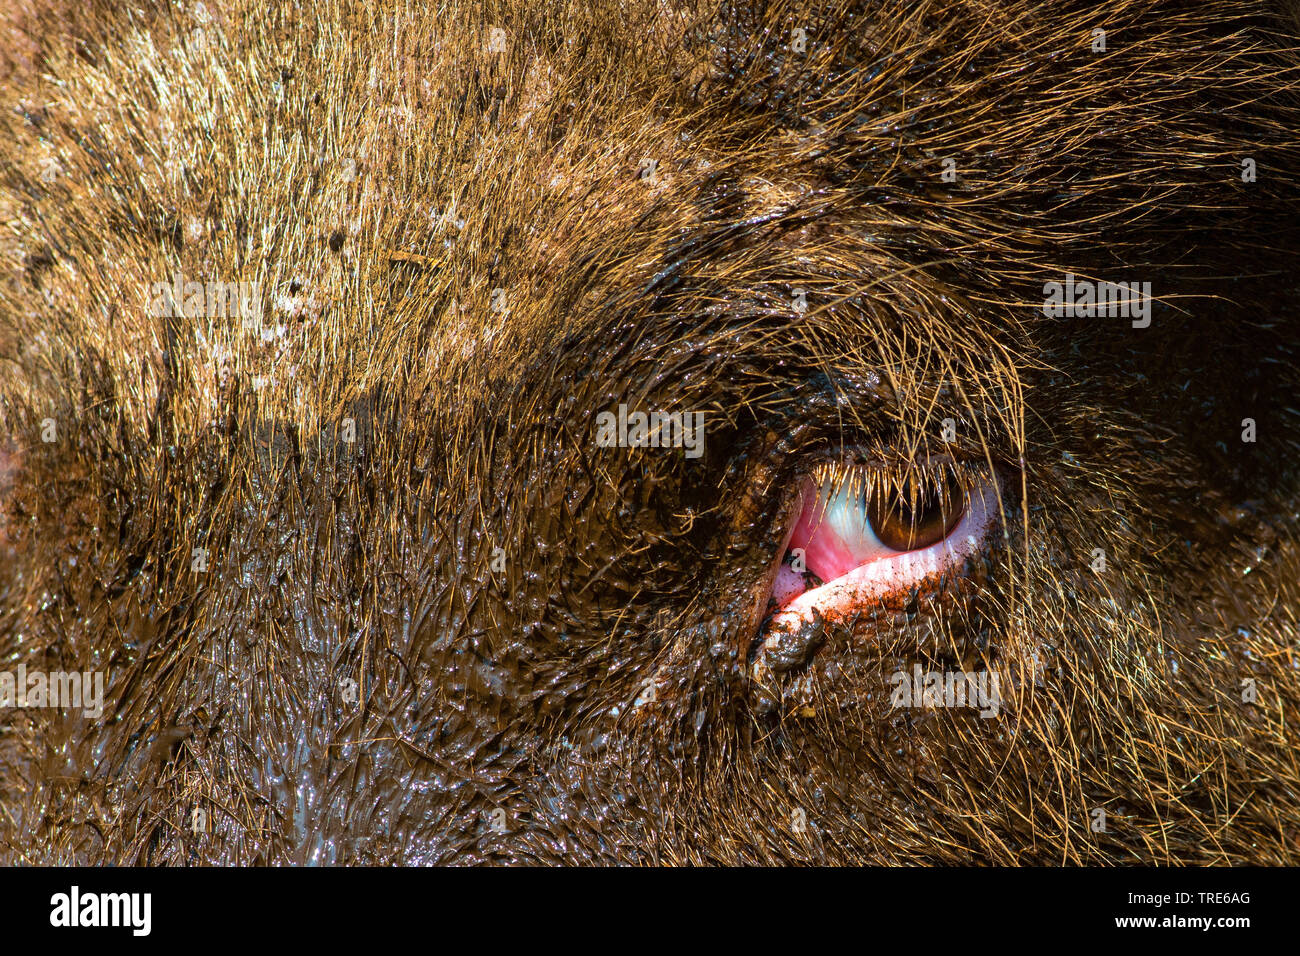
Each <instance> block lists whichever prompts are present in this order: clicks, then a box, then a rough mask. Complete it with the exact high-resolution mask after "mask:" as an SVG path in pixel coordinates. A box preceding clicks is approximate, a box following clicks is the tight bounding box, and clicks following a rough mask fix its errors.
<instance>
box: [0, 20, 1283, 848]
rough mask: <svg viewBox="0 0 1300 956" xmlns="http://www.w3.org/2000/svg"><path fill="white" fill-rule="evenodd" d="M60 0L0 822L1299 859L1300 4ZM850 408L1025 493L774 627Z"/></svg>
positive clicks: (158, 840) (132, 837)
mask: <svg viewBox="0 0 1300 956" xmlns="http://www.w3.org/2000/svg"><path fill="white" fill-rule="evenodd" d="M3 16H4V17H5V18H6V19H5V21H4V24H3V35H4V41H3V42H4V56H3V58H0V63H2V64H3V67H4V70H5V75H4V78H3V80H2V81H0V94H2V96H3V106H4V112H3V119H2V120H0V142H2V143H3V144H4V145H3V147H2V148H0V175H2V177H3V178H2V180H0V183H2V184H0V214H2V215H3V222H4V229H3V230H0V246H2V247H3V253H4V259H5V261H6V263H8V264H9V268H10V271H9V273H8V274H7V275H6V276H5V282H4V285H3V290H2V291H0V496H3V497H2V500H0V508H2V511H0V515H2V516H0V655H2V660H3V668H0V669H3V670H4V671H6V672H16V671H17V669H18V667H19V665H20V664H22V665H25V667H26V668H27V669H28V670H29V671H41V672H53V671H72V670H76V671H87V672H94V671H98V672H101V673H102V674H103V675H104V680H105V693H104V701H103V714H102V716H100V717H98V718H96V717H93V716H86V715H85V714H84V713H83V709H81V708H70V707H30V706H29V707H16V706H9V707H4V708H0V808H2V809H3V812H0V860H3V861H4V862H8V863H53V862H82V863H108V862H112V863H123V864H132V863H177V864H198V863H210V862H212V863H231V864H254V863H309V862H314V863H336V864H337V863H450V862H455V863H478V862H519V863H592V862H630V863H650V864H655V863H785V862H800V861H807V862H821V863H862V862H880V863H959V862H991V863H1003V864H1015V863H1020V864H1028V863H1037V864H1056V863H1115V864H1133V863H1167V862H1173V861H1180V862H1187V863H1265V864H1281V863H1292V864H1294V863H1296V862H1297V861H1298V859H1300V763H1298V761H1297V752H1298V751H1297V743H1298V741H1297V736H1296V735H1297V727H1300V689H1298V687H1297V679H1298V677H1300V670H1297V667H1298V666H1300V665H1298V664H1297V658H1296V656H1295V655H1296V648H1295V644H1296V640H1297V636H1298V635H1297V609H1298V608H1300V593H1298V592H1300V583H1298V582H1300V552H1298V551H1297V534H1296V532H1297V523H1298V522H1300V514H1298V513H1297V485H1296V476H1297V469H1296V466H1297V463H1298V462H1297V459H1298V458H1300V445H1298V444H1297V437H1298V435H1300V399H1298V398H1297V388H1296V385H1297V378H1298V377H1300V375H1298V370H1297V365H1296V356H1295V352H1294V347H1295V343H1296V342H1297V333H1298V332H1300V321H1297V317H1296V305H1295V303H1296V301H1297V292H1298V291H1300V289H1298V288H1297V287H1298V286H1300V279H1298V278H1297V277H1300V269H1298V268H1297V265H1298V263H1297V261H1296V256H1295V251H1296V250H1297V249H1298V248H1300V244H1298V242H1297V230H1296V211H1297V209H1300V188H1298V186H1297V171H1300V136H1298V135H1297V131H1300V109H1298V108H1297V107H1298V106H1300V72H1298V70H1300V55H1298V54H1297V51H1296V48H1297V45H1298V43H1300V26H1298V25H1297V21H1296V18H1295V15H1294V11H1293V10H1291V9H1289V8H1287V7H1285V6H1276V7H1274V6H1269V5H1267V4H1264V3H1260V2H1251V0H1245V2H1243V0H1230V2H1229V0H1202V2H1176V3H1175V2H1170V3H1164V2H1157V0H1100V2H1097V0H1088V2H1079V3H1060V4H1037V3H1021V2H1014V0H1008V2H1004V3H997V4H989V3H986V2H981V3H969V4H968V3H965V2H962V0H935V2H909V0H900V2H897V3H888V4H883V3H882V4H874V3H843V4H823V5H803V4H800V3H798V2H792V3H775V2H774V3H770V4H764V3H741V2H737V3H723V4H704V3H701V4H699V5H694V4H691V3H674V2H659V0H652V2H647V3H640V2H626V0H619V2H617V3H614V2H610V3H605V2H596V3H591V2H588V0H581V2H573V3H571V4H565V3H546V2H537V0H496V2H452V3H448V4H441V5H439V6H438V7H437V10H436V11H435V10H434V9H433V8H432V7H430V8H429V9H424V8H423V7H421V6H418V5H417V6H408V5H406V4H393V3H375V2H370V0H367V2H365V3H361V2H357V3H346V2H345V3H337V2H333V0H331V2H322V3H311V4H299V5H294V4H266V3H261V2H258V3H253V2H238V0H232V2H224V0H204V3H202V4H200V3H188V2H187V3H184V4H179V3H178V4H176V5H174V6H165V5H151V4H147V3H146V4H129V5H122V4H106V3H98V2H96V3H90V4H85V3H73V2H68V3H59V2H55V0H43V2H35V0H33V2H32V3H29V4H27V5H23V4H19V5H18V6H17V7H15V8H13V9H12V10H11V9H10V8H8V7H6V12H5V13H4V14H3ZM1098 31H1101V32H1100V33H1099V32H1098ZM1246 160H1249V162H1245V161H1246ZM1067 275H1073V276H1076V277H1078V278H1079V279H1081V280H1082V279H1090V280H1095V281H1110V282H1116V283H1118V282H1124V283H1130V282H1131V283H1148V282H1149V283H1150V290H1151V297H1152V300H1153V301H1152V302H1151V303H1150V312H1149V316H1148V318H1149V324H1147V323H1145V321H1144V320H1142V319H1141V318H1140V317H1137V316H1127V315H1099V316H1091V317H1090V316H1088V315H1065V316H1058V315H1048V314H1045V312H1044V308H1043V306H1044V299H1045V288H1044V287H1045V284H1046V283H1050V282H1065V281H1066V276H1067ZM177 277H179V280H178V279H177ZM176 281H179V282H180V283H181V289H182V292H183V295H182V298H183V299H184V300H185V301H184V302H183V303H181V304H182V305H183V306H184V307H182V308H177V309H171V310H169V309H167V308H165V307H164V308H159V307H158V306H159V298H158V292H157V286H156V284H157V283H167V284H169V285H170V284H172V283H174V282H176ZM185 282H196V283H205V284H206V283H213V282H225V283H240V282H247V283H255V284H256V286H255V287H252V288H253V300H255V301H254V302H252V303H251V304H250V307H249V312H248V313H245V314H243V315H238V316H235V315H231V314H230V311H231V310H229V309H222V308H216V307H214V303H213V302H212V301H211V297H206V298H205V296H204V295H200V296H198V298H197V299H196V300H194V301H193V302H191V298H190V295H189V292H186V291H184V283H185ZM204 288H205V290H206V286H205V287H204ZM1049 311H1050V310H1049ZM169 312H170V313H171V314H168V313H169ZM620 405H624V406H626V407H627V409H630V410H633V411H636V410H641V411H645V412H651V411H664V412H673V411H676V412H682V413H687V414H694V413H701V414H702V416H703V423H704V425H703V432H702V439H703V443H702V454H699V455H698V456H697V455H695V454H694V453H693V452H692V450H691V449H690V448H688V447H680V448H656V447H625V445H626V444H627V443H624V444H623V445H619V444H618V443H613V444H611V443H610V442H602V441H598V440H597V437H598V431H599V428H598V424H599V423H598V416H599V415H600V414H601V413H602V412H613V413H615V415H617V413H618V409H619V406H620ZM1247 420H1249V421H1247ZM945 438H950V439H952V440H951V441H945V440H944V439H945ZM855 455H860V456H866V457H870V458H871V459H872V460H874V461H879V462H884V463H886V465H887V466H888V467H895V468H902V469H906V468H908V467H913V466H917V465H918V464H919V463H922V462H926V461H929V460H938V459H939V458H941V457H943V456H947V460H953V461H961V462H963V463H965V464H967V465H969V467H971V468H974V469H979V470H981V472H982V473H983V474H984V475H985V476H986V477H987V479H988V480H989V481H991V482H993V483H994V484H995V485H996V488H997V495H998V500H999V501H1000V506H999V510H1000V516H999V520H998V521H997V522H996V524H995V527H994V530H993V531H992V532H991V533H990V534H988V535H987V536H986V538H985V540H984V541H983V542H982V544H981V548H980V553H979V554H977V555H975V556H973V557H971V558H969V559H968V560H966V561H965V562H964V564H963V565H962V566H960V567H956V566H954V567H953V568H950V569H949V570H948V572H947V574H946V575H944V576H943V577H942V578H932V579H929V580H927V581H926V582H924V583H923V584H921V585H920V586H918V587H916V588H915V589H911V590H909V591H907V592H906V593H901V594H898V595H894V596H892V597H890V598H889V599H888V600H883V601H881V602H879V603H878V604H877V605H875V606H872V607H869V608H863V609H862V613H861V614H858V615H856V616H854V617H852V618H851V619H849V620H835V621H832V620H828V619H822V618H819V619H818V620H817V621H814V622H813V623H812V624H809V625H807V626H805V627H804V628H802V629H789V630H787V631H785V632H782V633H779V634H772V633H769V625H768V624H767V623H765V618H766V617H767V615H768V613H769V610H770V608H769V606H768V594H769V592H770V588H771V584H772V580H773V575H774V573H775V568H776V563H777V562H779V561H780V559H781V557H782V555H781V553H780V552H781V551H782V549H783V548H784V543H785V541H786V539H787V538H786V536H787V533H788V530H789V528H790V526H791V522H792V521H793V518H794V514H793V512H792V509H793V508H794V507H795V505H794V504H793V503H792V502H793V497H792V496H793V495H794V493H795V491H796V489H797V488H799V487H800V483H801V482H802V481H803V480H804V477H805V476H806V475H808V474H809V473H810V472H811V471H812V470H813V469H815V468H816V467H818V465H819V463H821V464H824V463H825V462H827V461H834V460H839V459H842V458H846V457H847V458H852V457H853V456H855ZM914 669H916V670H914ZM930 671H936V672H940V673H950V672H964V673H972V674H975V673H982V674H986V675H987V674H990V673H992V674H996V675H997V677H998V688H999V694H1000V700H999V704H998V706H997V707H996V708H995V710H996V713H991V714H986V713H982V712H981V710H979V709H978V708H976V707H972V706H965V707H963V706H953V707H925V706H896V704H897V703H898V701H897V700H896V699H895V684H894V683H893V681H892V679H891V675H895V674H898V673H903V674H912V673H920V672H930ZM196 810H200V811H202V812H201V813H200V814H197V815H196V814H195V811H196ZM196 822H197V823H198V824H199V825H197V826H196V825H195V824H196Z"/></svg>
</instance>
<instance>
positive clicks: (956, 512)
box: [866, 468, 966, 551]
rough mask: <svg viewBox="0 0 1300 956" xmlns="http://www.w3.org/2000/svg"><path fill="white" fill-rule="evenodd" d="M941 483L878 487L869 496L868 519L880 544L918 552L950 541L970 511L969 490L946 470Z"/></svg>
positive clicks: (911, 480) (912, 481)
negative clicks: (947, 538)
mask: <svg viewBox="0 0 1300 956" xmlns="http://www.w3.org/2000/svg"><path fill="white" fill-rule="evenodd" d="M935 477H936V479H937V480H935V481H927V482H924V483H918V482H917V481H916V479H915V478H907V479H905V480H904V481H902V482H901V483H899V484H897V485H884V486H877V487H876V488H874V489H872V492H871V493H870V494H868V495H867V500H866V510H867V520H868V521H869V522H871V530H872V531H874V532H875V534H876V537H877V538H879V539H880V543H881V544H883V545H884V546H885V547H887V548H892V549H893V550H895V551H916V550H917V549H919V548H927V547H929V546H930V545H932V544H937V543H939V542H940V541H942V540H943V539H944V538H946V537H947V536H948V535H949V533H951V531H952V529H953V528H955V527H956V526H957V522H958V521H960V520H961V516H962V513H963V512H964V511H965V510H966V490H965V488H964V487H963V485H962V483H961V482H960V481H959V480H958V478H957V476H956V474H954V473H953V471H952V470H951V469H949V468H945V469H943V471H942V472H941V473H940V475H936V476H935Z"/></svg>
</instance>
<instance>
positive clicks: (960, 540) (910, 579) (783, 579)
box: [771, 485, 997, 631]
mask: <svg viewBox="0 0 1300 956" xmlns="http://www.w3.org/2000/svg"><path fill="white" fill-rule="evenodd" d="M805 494H806V493H805ZM996 503H997V496H996V494H995V493H994V490H993V488H992V487H990V486H988V485H981V486H979V487H978V488H976V489H975V490H974V491H972V492H971V494H970V497H969V499H968V501H967V506H966V513H965V514H964V515H963V516H962V518H961V520H960V521H959V522H958V523H957V526H956V527H955V528H953V530H952V532H951V533H950V534H949V535H948V536H947V537H946V538H944V539H943V540H942V541H939V542H937V543H935V544H932V545H930V546H929V547H928V548H920V549H918V550H916V551H902V552H899V551H889V550H888V549H883V548H882V549H877V550H881V551H882V555H881V556H878V557H873V558H869V559H868V560H867V561H866V563H861V562H860V561H859V559H858V558H857V556H856V555H855V554H854V553H853V552H854V551H855V550H861V548H857V549H854V548H850V547H849V546H848V545H846V544H845V543H844V541H843V539H842V538H841V536H839V535H837V534H834V533H826V534H823V533H821V532H822V528H821V527H817V528H816V529H815V530H812V531H811V532H810V530H809V529H810V528H811V527H812V526H811V524H810V523H809V517H808V514H807V511H805V512H804V513H803V514H802V515H801V517H800V519H799V522H798V524H797V525H796V528H795V532H794V534H793V535H792V536H791V540H790V547H791V548H795V547H799V546H800V544H801V543H802V544H804V545H805V550H806V555H805V561H806V563H807V565H808V567H809V569H810V570H814V571H815V572H817V573H818V574H819V576H820V573H821V571H824V570H833V569H841V568H843V567H845V565H848V564H851V565H852V566H851V567H850V569H849V570H847V571H845V572H844V573H842V574H840V575H839V576H838V577H835V578H833V579H832V580H829V581H827V583H825V584H823V585H822V586H820V587H816V588H813V589H811V590H804V586H803V576H802V575H801V574H798V573H797V572H795V571H794V570H793V569H791V568H790V567H789V565H787V564H784V563H783V564H782V565H781V569H780V571H779V572H778V573H777V577H776V584H774V586H773V588H772V591H773V594H772V596H773V598H774V599H775V600H776V603H777V606H778V607H779V608H780V610H778V611H777V612H776V613H775V614H773V615H772V622H771V630H772V631H777V630H791V631H792V630H797V629H798V628H799V627H801V626H802V625H804V624H807V623H811V622H813V621H814V620H815V615H814V613H813V612H814V611H816V612H818V613H819V614H820V615H821V616H822V617H824V618H825V619H827V620H829V621H843V620H847V619H848V618H850V617H851V616H852V615H853V614H855V613H856V612H858V611H860V610H862V608H864V607H868V606H871V605H873V604H875V603H877V602H880V601H882V600H883V599H885V598H887V597H890V596H895V597H896V596H897V595H898V594H900V593H906V592H907V591H909V590H910V589H911V588H913V587H915V586H916V585H918V584H919V583H921V582H922V581H925V580H926V579H927V578H932V577H936V576H938V575H940V574H942V573H943V572H944V571H948V570H951V569H954V568H958V567H960V566H961V565H962V563H963V562H964V561H965V560H966V559H967V558H969V557H972V556H974V555H975V554H977V553H979V551H980V549H981V548H982V546H983V542H984V537H985V535H986V534H987V533H988V531H989V529H990V527H991V526H992V525H993V523H994V520H995V518H996V515H997V508H996ZM796 582H797V583H796ZM778 589H779V590H778Z"/></svg>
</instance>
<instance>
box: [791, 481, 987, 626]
mask: <svg viewBox="0 0 1300 956" xmlns="http://www.w3.org/2000/svg"><path fill="white" fill-rule="evenodd" d="M996 500H997V499H996V493H995V490H994V487H993V484H992V482H991V481H990V480H989V478H988V476H987V475H986V474H982V473H981V472H980V471H979V470H977V469H973V468H970V467H967V466H960V465H957V464H955V463H952V462H946V463H941V464H937V465H928V464H927V465H923V466H919V467H911V468H908V469H905V470H902V469H890V468H886V467H879V466H872V465H857V466H852V467H845V466H839V465H836V466H832V467H826V468H822V469H818V470H816V471H814V473H813V475H812V476H810V477H809V478H807V479H806V480H805V481H804V482H803V485H802V487H801V489H800V492H799V504H798V517H797V518H796V519H795V521H794V525H793V527H792V528H791V530H790V534H789V544H788V546H787V548H786V550H785V556H784V558H783V560H782V562H781V565H780V567H779V568H778V570H777V573H776V576H775V579H774V584H773V588H772V595H771V598H772V601H773V603H774V606H775V609H776V610H777V611H779V612H783V613H785V614H786V616H787V617H788V616H790V615H794V616H796V617H799V618H804V619H811V617H812V613H813V611H814V610H816V611H818V612H820V614H821V615H823V616H825V617H828V618H835V617H845V616H848V615H849V614H850V613H852V612H853V611H855V610H861V609H863V608H864V607H867V606H870V605H872V604H875V603H877V602H880V601H882V600H885V599H888V598H889V597H891V596H893V595H897V594H900V593H901V594H906V593H908V592H909V591H910V590H911V589H912V588H914V587H916V586H918V585H921V584H922V583H924V582H925V581H926V580H927V579H930V578H934V577H937V576H939V575H941V574H943V573H944V572H945V571H953V570H957V569H959V568H960V567H961V566H962V565H963V563H964V562H965V560H966V558H968V557H971V556H972V555H974V554H976V553H978V552H979V551H980V550H981V549H982V547H983V544H984V538H985V535H986V533H987V531H988V529H989V527H990V526H991V524H992V522H993V520H994V518H995V516H996V514H997V513H998V508H997V507H996Z"/></svg>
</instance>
